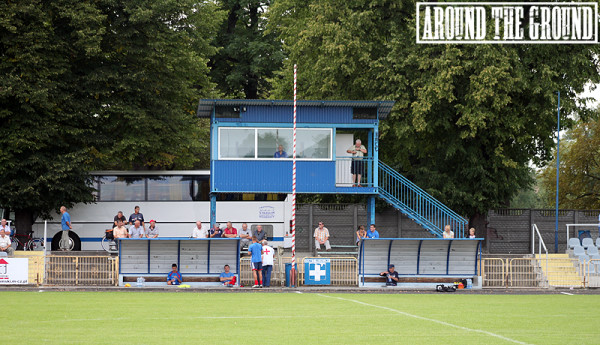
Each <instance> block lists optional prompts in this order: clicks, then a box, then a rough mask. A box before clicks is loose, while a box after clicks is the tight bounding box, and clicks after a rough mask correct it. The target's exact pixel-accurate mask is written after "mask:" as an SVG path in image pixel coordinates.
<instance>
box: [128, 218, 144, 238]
mask: <svg viewBox="0 0 600 345" xmlns="http://www.w3.org/2000/svg"><path fill="white" fill-rule="evenodd" d="M140 223H141V222H140V220H139V219H137V220H136V221H135V222H134V223H133V225H132V226H131V227H130V228H129V237H130V238H143V237H146V234H145V231H144V228H142V225H141V224H140Z"/></svg>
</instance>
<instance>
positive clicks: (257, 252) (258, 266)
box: [248, 236, 262, 288]
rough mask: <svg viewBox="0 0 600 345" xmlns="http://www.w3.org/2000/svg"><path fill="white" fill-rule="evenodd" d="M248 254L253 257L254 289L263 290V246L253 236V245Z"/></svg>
mask: <svg viewBox="0 0 600 345" xmlns="http://www.w3.org/2000/svg"><path fill="white" fill-rule="evenodd" d="M248 254H251V255H252V275H253V276H254V286H252V287H253V288H261V287H262V244H260V243H258V239H257V238H256V236H252V244H251V245H250V246H249V247H248ZM257 272H258V273H257ZM257 276H258V277H257Z"/></svg>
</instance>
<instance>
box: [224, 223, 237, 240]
mask: <svg viewBox="0 0 600 345" xmlns="http://www.w3.org/2000/svg"><path fill="white" fill-rule="evenodd" d="M223 237H227V238H236V237H238V235H237V229H236V228H234V227H233V226H232V225H231V222H227V227H226V228H225V230H223Z"/></svg>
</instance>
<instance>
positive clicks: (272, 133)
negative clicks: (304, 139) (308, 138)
mask: <svg viewBox="0 0 600 345" xmlns="http://www.w3.org/2000/svg"><path fill="white" fill-rule="evenodd" d="M280 145H281V149H282V153H277V154H275V153H276V152H279V146H280ZM274 157H275V158H291V157H292V130H291V129H288V128H274V129H259V130H258V158H274Z"/></svg>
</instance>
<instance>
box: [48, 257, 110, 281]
mask: <svg viewBox="0 0 600 345" xmlns="http://www.w3.org/2000/svg"><path fill="white" fill-rule="evenodd" d="M117 267H118V258H116V257H110V256H74V255H65V256H60V255H49V256H47V257H46V275H45V277H46V279H45V283H46V284H47V285H65V286H115V285H117V283H118V274H117V272H118V271H117Z"/></svg>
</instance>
